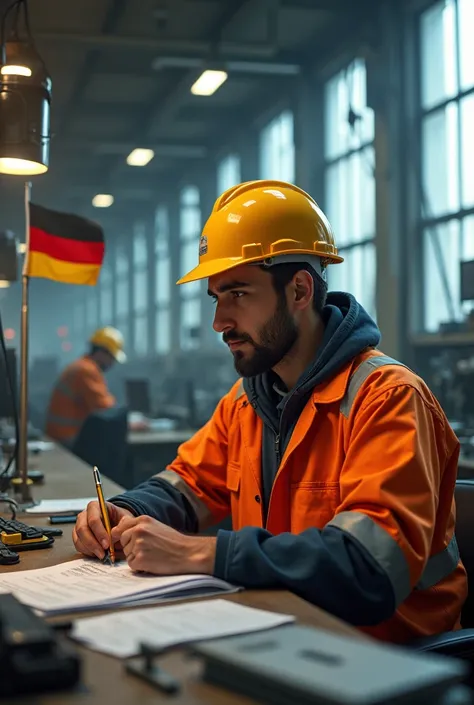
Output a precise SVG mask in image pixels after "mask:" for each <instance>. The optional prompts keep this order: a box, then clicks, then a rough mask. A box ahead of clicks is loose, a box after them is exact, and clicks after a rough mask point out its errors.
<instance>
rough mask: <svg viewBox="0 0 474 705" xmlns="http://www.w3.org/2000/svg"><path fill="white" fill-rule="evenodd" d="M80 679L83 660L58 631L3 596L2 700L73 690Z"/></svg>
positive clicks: (0, 618)
mask: <svg viewBox="0 0 474 705" xmlns="http://www.w3.org/2000/svg"><path fill="white" fill-rule="evenodd" d="M79 679H80V660H79V657H78V656H77V654H76V653H74V652H73V651H72V650H69V648H67V647H66V646H65V645H64V644H63V643H62V641H61V640H60V638H59V637H58V635H57V634H56V632H55V631H54V629H53V628H52V627H51V626H49V625H48V624H46V622H45V621H43V620H42V619H40V617H37V616H36V615H35V613H34V612H33V610H31V609H30V608H29V607H26V606H25V605H22V604H21V603H20V602H18V600H17V599H16V598H15V597H14V596H13V595H10V594H5V595H0V699H1V698H4V697H5V696H6V697H12V696H14V695H24V694H27V693H40V692H45V691H53V690H65V689H67V688H73V687H74V686H76V685H77V684H78V682H79Z"/></svg>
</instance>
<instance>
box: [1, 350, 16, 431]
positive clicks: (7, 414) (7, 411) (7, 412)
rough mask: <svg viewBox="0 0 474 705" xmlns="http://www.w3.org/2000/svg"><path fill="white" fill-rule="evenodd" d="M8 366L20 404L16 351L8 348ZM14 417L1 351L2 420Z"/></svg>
mask: <svg viewBox="0 0 474 705" xmlns="http://www.w3.org/2000/svg"><path fill="white" fill-rule="evenodd" d="M7 365H8V371H9V373H10V377H11V380H12V384H13V390H14V393H15V401H16V402H18V377H17V364H16V350H14V349H12V348H7ZM14 415H15V407H14V404H13V400H12V395H11V390H10V384H9V382H8V377H7V368H6V367H5V358H4V356H3V353H2V351H1V349H0V418H13V417H14Z"/></svg>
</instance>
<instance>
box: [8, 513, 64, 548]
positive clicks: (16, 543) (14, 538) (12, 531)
mask: <svg viewBox="0 0 474 705" xmlns="http://www.w3.org/2000/svg"><path fill="white" fill-rule="evenodd" d="M0 541H2V543H4V544H5V546H8V548H10V549H12V550H13V551H31V550H34V549H38V548H49V547H50V546H52V545H53V543H54V538H53V537H52V536H45V535H44V533H43V531H42V529H38V528H37V527H36V526H29V525H28V524H24V523H23V522H21V521H16V520H15V519H4V518H3V517H0Z"/></svg>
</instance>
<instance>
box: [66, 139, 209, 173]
mask: <svg viewBox="0 0 474 705" xmlns="http://www.w3.org/2000/svg"><path fill="white" fill-rule="evenodd" d="M136 146H137V142H136V141H133V142H131V141H128V140H126V141H124V140H104V139H96V140H94V139H90V138H86V139H77V138H75V139H58V141H57V142H56V144H55V145H54V147H55V150H57V151H58V153H60V154H61V155H64V154H68V155H71V154H73V153H74V154H77V155H78V156H82V155H86V156H87V157H89V156H90V155H91V154H92V155H96V156H120V157H122V156H123V157H124V159H125V157H126V156H127V155H128V154H130V152H131V151H132V150H133V149H135V147H136ZM140 147H141V148H144V149H152V150H153V151H154V153H155V158H156V157H166V158H169V159H204V158H205V157H206V156H207V148H206V147H205V146H204V145H201V144H186V143H177V144H169V143H157V142H153V141H150V140H146V139H145V140H143V141H140ZM124 163H125V162H124ZM137 168H138V167H137Z"/></svg>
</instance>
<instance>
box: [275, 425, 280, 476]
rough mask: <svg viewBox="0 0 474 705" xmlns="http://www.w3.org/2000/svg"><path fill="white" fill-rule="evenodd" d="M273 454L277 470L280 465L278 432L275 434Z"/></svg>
mask: <svg viewBox="0 0 474 705" xmlns="http://www.w3.org/2000/svg"><path fill="white" fill-rule="evenodd" d="M275 455H276V459H277V470H278V468H279V467H280V461H281V456H280V434H279V433H277V434H275Z"/></svg>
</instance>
